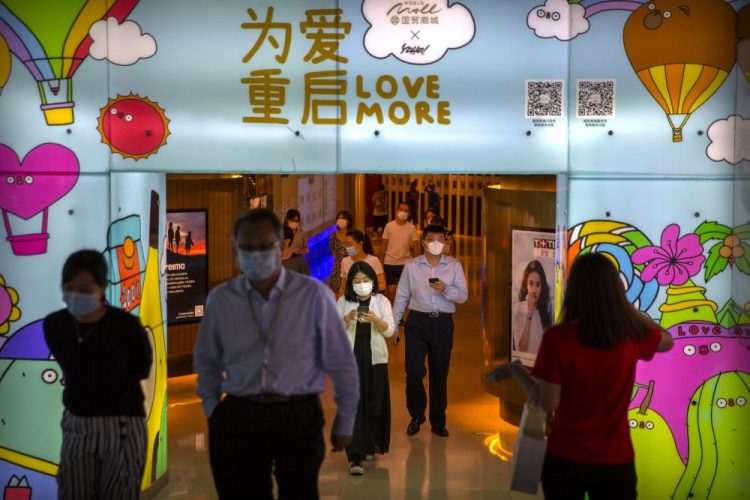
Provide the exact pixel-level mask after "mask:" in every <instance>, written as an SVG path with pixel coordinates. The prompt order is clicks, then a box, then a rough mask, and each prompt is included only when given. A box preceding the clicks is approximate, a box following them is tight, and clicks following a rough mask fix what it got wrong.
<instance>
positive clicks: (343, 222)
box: [336, 219, 349, 229]
mask: <svg viewBox="0 0 750 500" xmlns="http://www.w3.org/2000/svg"><path fill="white" fill-rule="evenodd" d="M336 226H338V228H339V229H346V228H347V227H349V221H348V220H346V219H336Z"/></svg>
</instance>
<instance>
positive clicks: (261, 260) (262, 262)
mask: <svg viewBox="0 0 750 500" xmlns="http://www.w3.org/2000/svg"><path fill="white" fill-rule="evenodd" d="M237 260H238V261H239V263H240V269H242V272H243V273H245V276H246V277H247V279H249V280H250V281H254V282H258V281H263V280H264V279H266V278H268V277H269V276H271V275H272V274H273V273H274V271H276V268H277V267H278V259H277V258H276V249H274V248H272V249H271V250H263V251H255V252H248V251H246V250H237Z"/></svg>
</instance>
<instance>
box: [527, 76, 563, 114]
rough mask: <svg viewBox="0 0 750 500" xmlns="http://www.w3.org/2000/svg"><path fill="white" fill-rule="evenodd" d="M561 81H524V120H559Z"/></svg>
mask: <svg viewBox="0 0 750 500" xmlns="http://www.w3.org/2000/svg"><path fill="white" fill-rule="evenodd" d="M562 115H563V81H562V80H526V118H561V117H562Z"/></svg>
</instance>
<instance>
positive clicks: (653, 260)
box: [631, 224, 706, 285]
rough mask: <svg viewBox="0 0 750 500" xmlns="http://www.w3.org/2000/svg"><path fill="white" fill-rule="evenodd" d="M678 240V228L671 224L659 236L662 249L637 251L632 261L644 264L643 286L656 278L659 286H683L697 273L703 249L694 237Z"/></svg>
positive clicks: (645, 248) (651, 247)
mask: <svg viewBox="0 0 750 500" xmlns="http://www.w3.org/2000/svg"><path fill="white" fill-rule="evenodd" d="M679 236H680V226H678V225H677V224H670V225H669V226H667V227H666V228H665V229H664V232H663V233H661V247H657V246H653V245H652V246H647V247H643V248H639V249H638V250H636V251H635V252H633V255H632V257H631V259H632V261H633V263H634V264H645V266H644V267H643V271H641V279H642V280H643V281H644V282H647V281H651V280H652V279H654V277H656V281H658V282H659V284H660V285H684V284H685V283H686V282H687V280H689V279H690V277H691V276H695V275H696V274H698V271H700V268H701V266H702V265H703V261H704V260H706V258H705V257H704V256H703V247H702V246H701V244H700V240H699V239H698V235H697V234H686V235H685V236H683V237H682V238H680V237H679Z"/></svg>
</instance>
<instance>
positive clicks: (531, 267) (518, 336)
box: [511, 260, 552, 353]
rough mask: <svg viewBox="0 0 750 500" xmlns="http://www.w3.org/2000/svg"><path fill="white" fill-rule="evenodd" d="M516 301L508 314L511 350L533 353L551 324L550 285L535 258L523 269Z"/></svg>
mask: <svg viewBox="0 0 750 500" xmlns="http://www.w3.org/2000/svg"><path fill="white" fill-rule="evenodd" d="M518 300H519V302H518V303H517V304H516V305H514V306H513V312H512V314H511V323H512V328H511V329H512V335H513V349H514V350H519V351H523V352H530V353H536V352H537V351H538V350H539V345H540V344H541V343H542V334H543V333H544V330H546V329H547V328H549V327H550V326H552V304H551V303H550V287H549V283H547V275H546V274H545V272H544V267H542V264H541V263H540V262H539V261H538V260H532V261H531V262H529V263H528V265H527V266H526V268H525V269H524V270H523V276H522V277H521V288H520V290H519V291H518Z"/></svg>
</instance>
